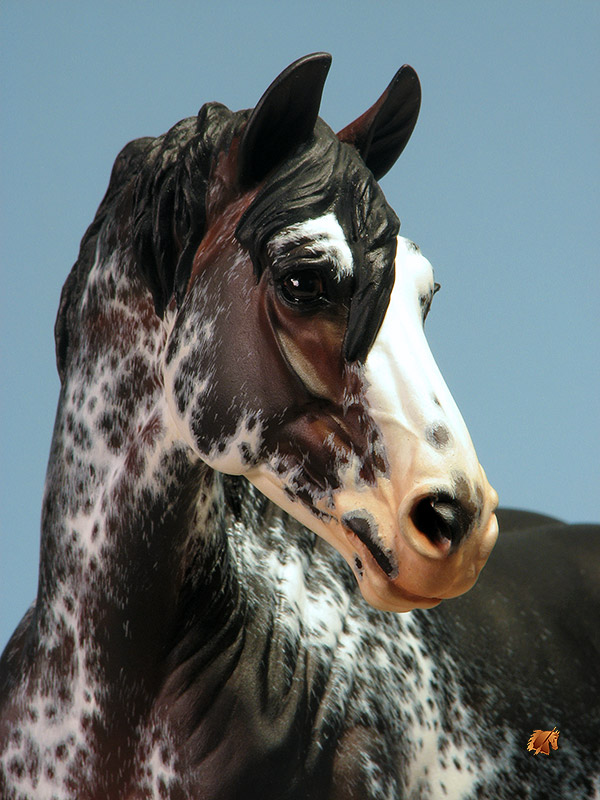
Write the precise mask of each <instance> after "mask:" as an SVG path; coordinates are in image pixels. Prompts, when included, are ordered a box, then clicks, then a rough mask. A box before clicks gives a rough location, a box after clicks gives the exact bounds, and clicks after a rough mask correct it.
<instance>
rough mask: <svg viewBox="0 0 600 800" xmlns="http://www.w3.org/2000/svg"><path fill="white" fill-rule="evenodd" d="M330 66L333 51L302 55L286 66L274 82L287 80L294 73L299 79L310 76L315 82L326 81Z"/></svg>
mask: <svg viewBox="0 0 600 800" xmlns="http://www.w3.org/2000/svg"><path fill="white" fill-rule="evenodd" d="M330 67H331V53H309V54H308V55H306V56H302V58H298V59H296V61H292V63H291V64H290V65H289V67H286V68H285V69H284V70H283V72H281V73H280V74H279V75H278V76H277V78H275V80H274V81H273V84H276V83H281V82H283V81H285V80H286V79H287V78H288V76H290V75H291V74H292V73H294V74H295V75H296V76H297V79H301V78H306V77H310V78H311V79H312V80H314V81H315V82H319V81H320V82H321V83H325V78H326V77H327V73H328V72H329V68H330ZM273 84H271V85H273ZM267 91H268V90H267Z"/></svg>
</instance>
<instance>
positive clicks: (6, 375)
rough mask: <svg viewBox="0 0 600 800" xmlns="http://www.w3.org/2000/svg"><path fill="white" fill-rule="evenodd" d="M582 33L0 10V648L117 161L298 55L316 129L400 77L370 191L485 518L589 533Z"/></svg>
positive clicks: (33, 559) (249, 6)
mask: <svg viewBox="0 0 600 800" xmlns="http://www.w3.org/2000/svg"><path fill="white" fill-rule="evenodd" d="M599 22H600V5H599V4H598V3H597V2H581V0H579V1H577V2H570V3H566V2H559V3H556V2H552V1H551V0H544V2H532V1H531V0H526V1H525V2H523V0H519V1H518V2H502V3H500V2H497V3H495V2H484V3H482V2H480V1H479V0H477V1H474V2H454V3H451V2H420V3H415V2H414V0H411V2H403V1H402V0H394V2H382V1H381V0H369V2H366V0H365V2H364V3H356V2H352V0H343V2H327V0H318V1H317V2H311V1H309V2H306V1H304V2H288V1H287V0H277V2H266V0H265V1H264V2H246V3H242V2H231V0H219V2H211V3H208V2H169V3H167V2H131V1H130V2H119V3H116V2H107V0H103V2H102V3H91V2H65V1H62V2H27V0H19V1H18V2H17V1H16V0H4V2H3V3H2V7H1V9H0V54H1V55H0V58H1V66H0V68H1V81H0V83H1V92H2V97H1V104H2V113H1V122H0V124H1V131H0V135H1V143H2V159H1V176H0V178H1V183H0V186H1V202H2V207H1V224H2V230H1V239H0V241H1V270H2V272H1V277H2V281H1V287H2V288H1V309H0V317H1V325H2V329H1V337H0V346H1V358H2V362H1V372H0V375H1V381H0V383H1V388H0V391H1V396H0V403H1V413H0V435H1V440H0V446H1V469H2V473H1V478H0V490H1V496H0V648H1V647H2V646H3V645H4V643H5V642H6V640H7V638H8V636H9V635H10V633H11V631H12V629H13V628H14V626H15V625H16V623H17V621H18V619H19V618H20V617H21V615H22V614H23V613H24V611H25V610H26V608H27V606H28V605H29V603H30V602H31V601H32V599H33V597H34V595H35V591H36V582H37V567H38V546H39V545H38V541H39V515H40V505H41V495H42V487H43V481H44V472H45V468H46V460H47V454H48V449H49V443H50V436H51V431H52V425H53V418H54V412H55V405H56V399H57V394H58V378H57V374H56V368H55V364H54V346H53V334H52V328H53V324H54V318H55V314H56V310H57V307H58V300H59V295H60V289H61V286H62V284H63V282H64V280H65V278H66V276H67V274H68V271H69V269H70V267H71V264H72V263H73V262H74V260H75V258H76V256H77V250H78V244H79V240H80V238H81V236H82V235H83V232H84V230H85V228H86V226H87V225H88V224H89V223H90V222H91V220H92V217H93V215H94V212H95V209H96V207H97V205H98V203H99V202H100V199H101V197H102V195H103V193H104V191H105V189H106V186H107V182H108V176H109V173H110V169H111V166H112V163H113V161H114V158H115V156H116V154H117V152H118V151H119V150H120V148H121V147H122V146H123V145H124V144H125V143H126V142H127V141H129V140H130V139H133V138H136V137H138V136H143V135H158V134H160V133H163V132H164V131H165V130H167V129H168V128H169V127H170V126H171V125H172V124H173V123H175V122H176V121H177V120H179V119H181V118H183V117H186V116H190V115H193V114H195V113H196V112H197V111H198V109H199V107H200V106H201V105H202V103H203V102H205V101H207V100H219V101H221V102H224V103H225V104H226V105H228V106H229V107H230V108H233V109H238V108H247V107H250V106H253V105H254V104H255V103H256V101H257V100H258V98H259V97H260V95H261V94H262V92H263V91H264V89H265V88H266V87H267V85H268V84H269V83H270V82H271V80H272V79H273V78H274V77H275V76H276V75H277V74H278V72H279V71H280V70H281V69H283V68H284V67H285V66H287V65H288V64H289V63H290V62H291V61H293V60H294V59H295V58H297V57H299V56H301V55H304V54H305V53H309V52H313V51H316V50H327V51H329V52H331V53H332V54H333V66H332V70H331V72H330V75H329V79H328V81H327V84H326V87H325V94H324V99H323V105H322V111H321V113H322V116H323V117H324V119H325V120H326V121H327V122H328V123H329V124H330V125H331V126H332V127H333V128H334V129H336V130H337V129H340V128H341V127H343V126H344V125H346V124H347V123H348V122H349V121H351V120H353V119H354V118H355V117H357V116H358V115H359V114H361V113H362V112H363V111H364V110H365V109H366V108H367V107H368V106H370V105H371V104H372V103H373V102H374V101H375V100H376V99H377V97H378V96H379V95H380V93H381V92H382V91H383V89H384V88H385V87H386V86H387V84H388V82H389V80H390V79H391V78H392V76H393V75H394V73H395V71H396V70H397V69H398V67H399V66H400V65H401V64H402V63H404V62H407V63H410V64H412V65H413V66H414V67H415V68H416V70H417V72H418V73H419V75H420V78H421V82H422V85H423V98H424V99H423V107H422V112H421V117H420V121H419V123H418V125H417V129H416V131H415V134H414V135H413V139H412V140H411V142H410V143H409V145H408V147H407V149H406V151H405V153H404V155H403V156H402V158H401V159H400V161H399V162H398V164H397V165H396V167H395V168H394V169H393V170H392V172H391V173H390V174H389V175H388V176H386V177H385V178H384V179H383V181H382V185H383V188H384V190H385V192H386V194H387V196H388V199H389V200H390V202H391V204H392V206H393V207H394V208H395V209H396V211H397V212H398V214H399V216H400V218H401V219H402V223H403V224H402V233H403V234H404V235H405V236H408V237H410V238H411V239H413V240H415V241H416V242H417V243H418V244H419V245H420V246H421V248H422V250H423V252H424V254H425V255H426V256H427V257H428V258H429V259H430V260H431V261H432V263H433V265H434V267H435V269H436V278H437V280H438V281H440V283H441V284H442V287H443V288H442V292H441V293H440V294H439V295H438V296H437V297H436V299H435V303H434V307H433V310H432V313H431V315H430V317H429V319H428V322H427V330H428V336H429V340H430V342H431V345H432V349H433V351H434V354H435V356H436V358H437V361H438V363H439V365H440V367H441V369H442V372H443V373H444V376H445V378H446V380H447V382H448V384H449V386H450V388H451V390H452V391H453V393H454V396H455V398H456V400H457V402H458V404H459V406H460V408H461V410H462V412H463V415H464V417H465V419H466V421H467V425H468V426H469V429H470V432H471V435H472V438H473V440H474V442H475V445H476V447H477V450H478V453H479V456H480V459H481V461H482V463H483V464H484V466H485V468H486V470H487V472H488V476H489V478H490V480H491V482H492V483H493V485H494V486H495V487H496V489H497V490H498V492H499V494H500V498H501V501H502V503H503V505H509V506H516V507H521V508H528V509H532V510H538V511H543V512H546V513H549V514H553V515H556V516H559V517H561V518H564V519H566V520H570V521H592V520H597V519H598V518H600V514H599V513H598V510H597V504H598V488H599V484H598V478H599V469H598V464H599V463H600V460H599V458H598V451H599V445H600V436H599V423H598V417H599V413H598V411H599V409H598V399H599V397H600V392H599V370H598V342H599V337H598V334H599V332H600V331H599V323H598V319H599V313H598V308H599V292H598V288H599V281H598V221H599V219H600V216H599V213H598V212H599V208H598V185H599V183H600V181H599V178H600V175H599V158H598V145H599V141H598V130H599V127H600V126H599V119H598V117H599V111H598V109H599V106H600V104H599V99H600V98H599V96H598V76H599V75H600V63H599V52H600V48H599V47H598V34H599V33H600V25H599Z"/></svg>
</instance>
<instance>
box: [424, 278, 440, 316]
mask: <svg viewBox="0 0 600 800" xmlns="http://www.w3.org/2000/svg"><path fill="white" fill-rule="evenodd" d="M441 288H442V287H441V286H440V284H439V283H434V284H433V290H432V292H431V294H430V295H428V296H427V297H422V298H421V310H422V313H423V322H425V320H426V319H427V314H429V309H430V308H431V302H432V300H433V296H434V294H437V293H438V292H439V290H440V289H441Z"/></svg>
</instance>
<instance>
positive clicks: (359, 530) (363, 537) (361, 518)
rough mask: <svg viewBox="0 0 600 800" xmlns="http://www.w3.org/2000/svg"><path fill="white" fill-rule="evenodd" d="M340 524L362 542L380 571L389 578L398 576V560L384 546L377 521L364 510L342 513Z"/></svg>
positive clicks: (392, 578)
mask: <svg viewBox="0 0 600 800" xmlns="http://www.w3.org/2000/svg"><path fill="white" fill-rule="evenodd" d="M342 524H343V525H344V526H345V527H346V528H348V529H349V530H350V531H352V533H353V534H354V535H355V536H356V537H357V538H358V539H359V540H360V541H361V542H362V543H363V544H364V546H365V547H366V548H367V550H368V551H369V553H370V554H371V555H372V556H373V559H374V560H375V562H376V563H377V565H378V566H379V568H380V569H381V571H382V572H383V573H384V574H385V575H386V577H388V578H389V579H390V580H394V579H395V578H397V577H398V571H399V570H398V562H397V560H396V557H395V556H394V554H393V553H392V551H391V550H390V549H389V548H387V547H384V545H383V542H382V541H381V539H380V537H379V534H378V532H377V523H376V522H375V520H374V519H373V517H372V515H371V514H369V512H367V511H366V510H361V511H350V512H348V513H346V514H343V515H342Z"/></svg>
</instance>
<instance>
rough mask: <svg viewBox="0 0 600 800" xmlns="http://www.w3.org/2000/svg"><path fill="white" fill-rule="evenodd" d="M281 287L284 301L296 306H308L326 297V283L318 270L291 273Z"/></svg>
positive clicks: (284, 279)
mask: <svg viewBox="0 0 600 800" xmlns="http://www.w3.org/2000/svg"><path fill="white" fill-rule="evenodd" d="M280 286H281V294H282V295H283V297H284V299H285V300H287V301H288V303H293V304H294V305H308V304H310V303H314V302H315V301H316V300H320V299H321V298H323V297H324V296H325V282H324V280H323V278H322V277H321V275H320V274H319V273H318V272H317V270H316V269H304V270H299V271H298V272H290V273H288V274H287V275H286V276H285V278H283V280H282V281H281V284H280Z"/></svg>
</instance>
